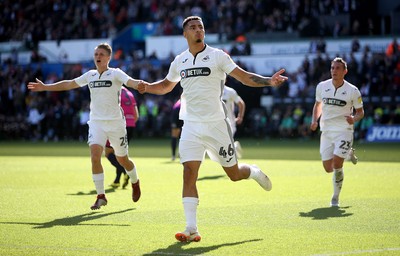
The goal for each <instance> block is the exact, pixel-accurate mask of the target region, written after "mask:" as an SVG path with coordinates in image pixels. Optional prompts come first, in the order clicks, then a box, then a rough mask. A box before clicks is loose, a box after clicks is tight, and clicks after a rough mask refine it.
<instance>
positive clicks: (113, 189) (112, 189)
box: [67, 188, 115, 196]
mask: <svg viewBox="0 0 400 256" xmlns="http://www.w3.org/2000/svg"><path fill="white" fill-rule="evenodd" d="M113 192H115V188H107V189H106V190H105V193H106V194H109V193H113ZM67 195H68V196H89V195H97V192H96V190H92V191H90V192H82V191H79V192H76V193H75V194H67Z"/></svg>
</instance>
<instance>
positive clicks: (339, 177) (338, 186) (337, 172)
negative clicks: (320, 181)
mask: <svg viewBox="0 0 400 256" xmlns="http://www.w3.org/2000/svg"><path fill="white" fill-rule="evenodd" d="M343 179H344V172H343V168H339V169H333V177H332V183H333V195H334V196H335V197H338V196H339V194H340V191H341V190H342V184H343Z"/></svg>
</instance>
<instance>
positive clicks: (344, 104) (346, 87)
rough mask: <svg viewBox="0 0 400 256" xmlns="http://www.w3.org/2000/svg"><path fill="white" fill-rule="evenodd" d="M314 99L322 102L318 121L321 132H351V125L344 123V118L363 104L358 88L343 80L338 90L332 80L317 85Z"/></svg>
mask: <svg viewBox="0 0 400 256" xmlns="http://www.w3.org/2000/svg"><path fill="white" fill-rule="evenodd" d="M315 99H316V101H318V102H322V115H321V119H320V127H321V131H353V129H354V127H353V125H350V124H349V123H347V121H346V116H350V115H352V114H353V110H354V108H356V109H358V108H362V107H363V102H362V98H361V93H360V91H359V90H358V88H357V87H356V86H354V85H352V84H351V83H349V82H347V81H346V80H344V83H343V85H342V86H340V87H339V88H337V89H336V88H335V86H334V85H333V84H332V79H328V80H325V81H322V82H320V83H319V84H318V85H317V89H316V94H315Z"/></svg>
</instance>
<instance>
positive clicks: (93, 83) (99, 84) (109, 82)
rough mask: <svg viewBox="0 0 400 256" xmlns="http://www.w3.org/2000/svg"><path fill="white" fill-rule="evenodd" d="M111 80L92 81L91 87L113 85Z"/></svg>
mask: <svg viewBox="0 0 400 256" xmlns="http://www.w3.org/2000/svg"><path fill="white" fill-rule="evenodd" d="M111 85H112V82H111V81H108V80H106V81H92V82H90V83H89V88H100V87H111Z"/></svg>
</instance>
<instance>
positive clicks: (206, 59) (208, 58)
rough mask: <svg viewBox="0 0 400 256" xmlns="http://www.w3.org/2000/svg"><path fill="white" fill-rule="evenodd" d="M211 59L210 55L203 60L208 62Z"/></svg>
mask: <svg viewBox="0 0 400 256" xmlns="http://www.w3.org/2000/svg"><path fill="white" fill-rule="evenodd" d="M209 60H210V56H208V55H207V56H206V57H204V58H203V59H202V61H203V62H207V61H209Z"/></svg>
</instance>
